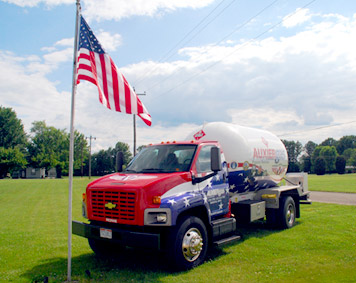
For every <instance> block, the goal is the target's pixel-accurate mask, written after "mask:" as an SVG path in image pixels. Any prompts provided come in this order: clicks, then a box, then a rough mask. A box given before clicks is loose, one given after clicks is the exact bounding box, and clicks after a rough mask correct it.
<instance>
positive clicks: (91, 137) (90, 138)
mask: <svg viewBox="0 0 356 283" xmlns="http://www.w3.org/2000/svg"><path fill="white" fill-rule="evenodd" d="M86 139H89V179H90V178H91V140H92V139H94V140H96V137H93V136H92V135H90V137H89V138H88V137H86Z"/></svg>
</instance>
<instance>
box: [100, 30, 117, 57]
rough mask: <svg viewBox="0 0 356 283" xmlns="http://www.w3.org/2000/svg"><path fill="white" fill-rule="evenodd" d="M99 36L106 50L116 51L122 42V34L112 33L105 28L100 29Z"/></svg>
mask: <svg viewBox="0 0 356 283" xmlns="http://www.w3.org/2000/svg"><path fill="white" fill-rule="evenodd" d="M97 38H98V40H99V42H100V43H101V45H102V46H103V48H104V49H105V51H106V52H109V51H115V50H116V49H117V47H118V46H120V45H121V43H122V38H121V35H120V34H111V33H109V32H106V31H103V30H100V31H99V33H98V34H97Z"/></svg>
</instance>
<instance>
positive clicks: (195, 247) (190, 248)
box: [168, 216, 208, 270]
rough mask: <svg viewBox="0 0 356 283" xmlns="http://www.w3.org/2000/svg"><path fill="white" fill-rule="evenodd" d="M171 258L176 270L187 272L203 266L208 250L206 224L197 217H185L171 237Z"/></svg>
mask: <svg viewBox="0 0 356 283" xmlns="http://www.w3.org/2000/svg"><path fill="white" fill-rule="evenodd" d="M170 239H171V241H170V243H169V244H170V245H171V248H170V253H169V255H168V256H169V257H170V258H171V262H172V264H173V268H174V269H176V270H187V269H191V268H194V267H196V266H198V265H200V264H202V263H203V262H204V260H205V256H206V253H207V250H208V234H207V230H206V227H205V224H204V222H203V221H202V220H201V219H200V218H198V217H195V216H186V217H184V218H183V219H182V220H181V221H180V222H179V223H178V225H177V227H176V229H174V231H173V233H172V235H171V237H170Z"/></svg>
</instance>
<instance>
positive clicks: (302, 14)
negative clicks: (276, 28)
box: [283, 8, 312, 28]
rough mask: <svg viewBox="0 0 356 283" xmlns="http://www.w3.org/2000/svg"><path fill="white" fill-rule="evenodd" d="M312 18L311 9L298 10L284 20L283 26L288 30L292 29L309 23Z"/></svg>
mask: <svg viewBox="0 0 356 283" xmlns="http://www.w3.org/2000/svg"><path fill="white" fill-rule="evenodd" d="M311 17H312V15H311V14H310V12H309V9H306V8H298V9H297V10H295V11H294V12H293V13H291V14H289V15H287V16H285V17H284V18H283V26H284V27H286V28H292V27H295V26H297V25H301V24H303V23H305V22H307V21H309V20H310V18H311Z"/></svg>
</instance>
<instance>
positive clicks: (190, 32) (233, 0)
mask: <svg viewBox="0 0 356 283" xmlns="http://www.w3.org/2000/svg"><path fill="white" fill-rule="evenodd" d="M225 1H226V0H222V1H221V2H220V3H219V4H218V5H216V6H215V8H214V9H213V10H211V11H210V13H209V14H208V15H206V16H205V17H204V18H203V19H202V20H200V22H199V23H198V24H197V25H195V26H194V27H193V28H192V29H191V30H190V31H189V32H188V33H187V34H186V35H185V36H184V37H183V38H182V39H181V40H179V41H178V42H177V43H176V44H175V45H174V46H173V47H172V48H171V49H170V50H169V51H167V52H166V53H165V55H163V56H162V57H161V58H160V59H159V60H158V62H159V63H161V62H163V61H164V60H168V59H170V58H171V57H172V56H173V55H174V54H172V55H169V54H170V53H171V52H172V51H174V50H175V49H176V48H177V47H178V46H179V45H180V44H181V43H182V42H183V41H184V40H185V39H186V38H187V37H188V36H189V35H190V34H192V33H193V32H194V30H196V29H197V28H198V27H199V26H200V25H201V24H202V23H203V22H204V21H205V20H206V19H208V18H209V16H210V15H212V14H213V13H214V12H215V11H216V10H217V9H218V8H219V7H220V6H221V5H222V4H223V3H224V2H225ZM233 2H235V0H232V1H231V2H230V3H229V4H228V5H226V6H225V7H224V8H223V9H222V10H221V11H220V12H219V13H218V14H217V15H216V16H215V17H214V18H213V19H212V20H211V21H210V22H208V23H207V24H206V25H205V26H203V27H202V28H201V29H200V30H199V31H198V32H197V33H195V34H194V35H193V36H192V37H191V38H190V39H189V40H187V41H185V42H184V43H183V44H182V45H183V46H184V45H185V44H187V43H188V42H190V41H192V40H193V38H195V37H196V36H197V35H198V34H199V33H200V32H201V31H202V30H204V29H205V28H206V27H207V26H208V25H209V24H210V23H212V22H213V21H214V20H215V19H216V18H217V17H218V16H220V15H221V14H222V13H223V12H224V11H225V10H226V9H227V8H228V7H230V6H231V5H232V4H233ZM168 55H169V56H168ZM157 68H158V67H156V68H154V69H153V70H151V71H150V72H149V73H148V74H146V75H145V76H144V77H142V78H141V79H139V80H138V81H137V82H136V83H135V84H138V83H140V82H142V81H144V80H145V79H146V78H147V77H148V76H149V75H150V74H152V73H153V72H154V71H155V70H157Z"/></svg>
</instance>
